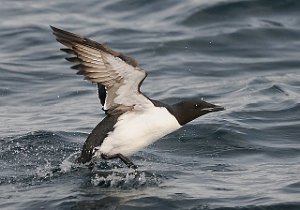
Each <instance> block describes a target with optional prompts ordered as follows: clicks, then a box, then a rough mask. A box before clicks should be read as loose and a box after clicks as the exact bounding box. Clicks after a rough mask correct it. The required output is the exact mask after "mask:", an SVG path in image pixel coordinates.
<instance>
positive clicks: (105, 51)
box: [51, 26, 224, 168]
mask: <svg viewBox="0 0 300 210" xmlns="http://www.w3.org/2000/svg"><path fill="white" fill-rule="evenodd" d="M51 28H52V30H53V34H54V35H55V36H56V40H57V41H58V42H60V43H62V44H63V45H65V46H66V47H67V48H63V49H61V50H62V51H64V52H66V53H68V54H71V55H73V56H72V57H68V58H66V60H68V61H70V62H74V63H76V65H74V66H72V67H71V68H72V69H76V70H78V72H77V74H80V75H84V77H85V79H87V80H89V81H91V82H92V83H96V84H97V85H98V95H99V99H100V102H101V104H102V106H103V110H104V111H105V113H106V117H105V118H104V119H103V120H102V121H101V122H100V123H99V124H98V125H97V126H96V127H95V128H94V129H93V130H92V132H91V133H90V135H89V136H88V138H87V140H86V141H85V143H84V145H83V149H82V152H81V155H80V157H79V158H78V159H77V161H76V162H77V163H87V162H89V161H91V160H92V158H93V157H101V158H102V159H105V160H109V159H113V158H119V159H121V160H122V161H123V162H124V163H125V164H126V165H127V166H128V167H131V168H136V166H135V165H134V164H133V163H132V162H131V161H130V160H129V159H128V156H130V155H132V154H134V153H135V152H137V151H139V150H141V149H142V148H144V147H146V146H148V145H149V144H151V143H153V142H155V141H157V140H158V139H160V138H161V137H163V136H165V135H167V134H169V133H171V132H173V131H175V130H177V129H179V128H180V127H182V126H183V125H185V124H186V123H188V122H190V121H192V120H194V119H196V118H198V117H200V116H202V115H204V114H207V113H210V112H216V111H222V110H224V108H223V107H222V106H217V105H214V104H211V103H207V102H205V101H203V100H197V99H191V100H186V101H182V102H179V103H176V104H173V105H167V104H164V103H162V102H160V101H156V100H152V99H150V98H148V97H147V96H145V95H144V94H143V93H142V92H141V91H140V86H141V84H142V82H143V81H144V79H145V78H146V76H147V74H146V72H145V71H144V70H143V69H141V68H140V67H139V65H138V63H137V61H136V60H134V59H133V58H131V57H129V56H126V55H124V54H122V53H119V52H116V51H114V50H112V49H110V48H108V47H106V46H104V45H103V44H99V43H97V42H95V41H93V40H90V39H88V38H86V37H84V36H80V35H76V34H73V33H70V32H67V31H64V30H61V29H58V28H55V27H53V26H51Z"/></svg>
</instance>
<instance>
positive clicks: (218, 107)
mask: <svg viewBox="0 0 300 210" xmlns="http://www.w3.org/2000/svg"><path fill="white" fill-rule="evenodd" d="M223 110H225V108H224V107H223V106H218V105H213V106H211V107H207V108H203V109H202V111H208V112H218V111H223Z"/></svg>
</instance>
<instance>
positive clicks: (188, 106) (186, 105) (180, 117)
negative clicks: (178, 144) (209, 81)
mask: <svg viewBox="0 0 300 210" xmlns="http://www.w3.org/2000/svg"><path fill="white" fill-rule="evenodd" d="M169 110H170V112H171V113H172V114H173V115H174V116H175V117H176V119H177V121H178V122H179V124H180V125H184V124H186V123H188V122H190V121H192V120H194V119H196V118H198V117H200V116H202V115H205V114H207V113H211V112H218V111H222V110H225V108H224V107H222V106H218V105H214V104H211V103H208V102H206V101H203V100H187V101H181V102H179V103H177V104H173V105H171V106H170V109H169Z"/></svg>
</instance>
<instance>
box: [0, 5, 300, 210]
mask: <svg viewBox="0 0 300 210" xmlns="http://www.w3.org/2000/svg"><path fill="white" fill-rule="evenodd" d="M0 4H1V5H0V18H1V19H0V20H1V21H0V209H190V210H191V209H194V210H196V209H239V210H242V209H259V210H261V209H267V210H275V209H276V210H281V209H287V210H288V209H289V210H291V209H292V210H296V209H297V210H299V209H300V13H299V11H300V1H297V0H278V1H273V0H199V1H196V0H184V1H179V0H164V1H160V0H153V1H147V0H110V1H100V0H89V1H79V0H74V1H66V0H56V1H39V0H26V1H25V0H3V1H1V2H0ZM49 25H53V26H56V27H60V28H63V29H65V30H70V31H72V32H75V33H79V34H82V35H86V36H88V37H90V38H92V39H94V40H96V41H99V42H103V43H106V44H107V45H108V46H111V47H112V48H113V49H115V50H118V51H121V52H123V53H125V54H128V55H131V56H132V57H134V58H136V59H137V60H138V61H139V63H140V65H141V67H142V68H144V69H145V70H146V71H147V72H148V77H147V79H146V80H145V82H144V84H143V86H142V91H143V92H144V93H145V94H146V95H147V96H149V97H150V98H154V99H158V100H162V101H164V102H167V103H174V102H177V101H180V100H181V99H183V98H185V97H199V98H203V99H204V100H206V101H209V102H212V103H216V104H219V105H222V106H225V107H226V111H223V112H218V113H213V114H210V115H206V116H204V117H202V118H199V119H197V120H195V121H193V122H192V123H190V124H188V125H186V126H185V127H183V128H182V129H180V130H178V131H176V132H174V133H172V134H170V135H168V136H166V137H164V138H163V139H161V140H160V141H158V142H156V143H155V144H153V145H151V146H149V147H147V148H145V149H143V150H142V151H140V152H138V153H136V154H135V155H133V156H132V157H131V160H132V161H133V162H134V163H135V164H137V165H138V166H139V174H138V175H137V176H135V175H134V174H133V171H132V170H130V169H127V168H126V167H125V166H124V164H122V163H121V162H119V161H117V160H116V161H110V162H99V163H98V165H97V166H96V167H95V168H94V169H92V170H91V169H88V168H87V167H83V166H77V165H76V164H74V163H73V161H74V159H75V158H76V157H77V156H78V154H79V152H80V149H81V147H82V144H83V142H84V141H85V139H86V137H87V135H88V134H89V132H90V131H91V129H92V128H93V127H94V126H95V125H96V124H97V123H98V122H99V121H100V120H101V119H103V117H104V114H103V113H102V111H101V106H100V104H99V100H98V98H97V90H96V87H95V85H93V84H90V83H89V82H87V81H84V80H83V79H82V77H80V76H77V75H76V74H75V72H74V70H71V69H69V67H70V63H68V62H67V61H65V60H64V57H65V55H64V54H63V52H61V51H59V48H60V47H61V45H60V44H59V43H57V42H56V40H55V39H54V37H53V35H52V34H51V30H50V28H49ZM57 168H59V169H60V170H58V171H56V169H57Z"/></svg>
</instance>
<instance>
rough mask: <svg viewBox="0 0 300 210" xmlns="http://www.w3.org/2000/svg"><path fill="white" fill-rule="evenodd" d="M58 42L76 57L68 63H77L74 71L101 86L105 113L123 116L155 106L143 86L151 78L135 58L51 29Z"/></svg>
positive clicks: (82, 38)
mask: <svg viewBox="0 0 300 210" xmlns="http://www.w3.org/2000/svg"><path fill="white" fill-rule="evenodd" d="M51 28H52V30H53V34H54V35H55V36H56V40H57V41H58V42H60V43H62V44H63V45H65V46H66V47H67V48H64V49H61V50H62V51H64V52H66V53H68V54H72V55H73V57H68V58H66V60H68V61H70V62H75V63H76V65H74V66H72V67H71V68H72V69H76V70H78V72H77V74H80V75H84V77H85V79H87V80H89V81H91V82H93V83H97V84H98V93H99V98H100V101H101V104H102V105H103V109H104V110H105V111H106V112H107V113H109V114H114V113H119V112H120V111H121V112H124V111H127V110H132V109H137V110H139V109H144V108H146V107H149V106H153V104H152V102H151V101H150V100H149V99H148V98H147V97H146V96H145V95H143V94H142V93H141V92H140V86H141V84H142V82H143V80H144V79H145V78H146V76H147V74H146V72H145V71H144V70H142V69H141V68H139V66H138V63H137V62H136V61H135V60H134V59H133V58H131V57H128V56H126V55H124V54H122V53H119V52H116V51H113V50H112V49H110V48H108V47H106V46H104V45H102V44H99V43H97V42H95V41H93V40H90V39H88V38H86V37H83V36H79V35H76V34H73V33H70V32H67V31H64V30H61V29H58V28H55V27H53V26H51Z"/></svg>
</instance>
